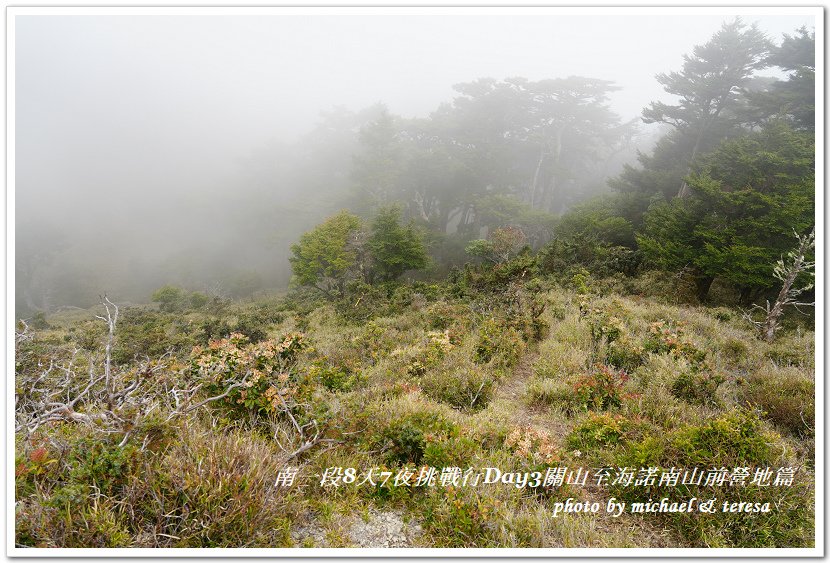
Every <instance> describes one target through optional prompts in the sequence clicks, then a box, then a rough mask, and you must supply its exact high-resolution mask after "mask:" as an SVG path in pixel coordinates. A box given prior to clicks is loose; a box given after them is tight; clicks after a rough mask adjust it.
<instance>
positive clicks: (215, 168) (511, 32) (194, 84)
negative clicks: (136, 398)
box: [15, 14, 814, 200]
mask: <svg viewBox="0 0 830 563" xmlns="http://www.w3.org/2000/svg"><path fill="white" fill-rule="evenodd" d="M726 18H728V16H727V15H710V16H689V15H678V16H666V15H655V16H642V15H627V16H619V15H614V16H609V15H605V16H575V15H552V16H539V15H533V16H518V15H517V16H508V17H505V16H485V15H465V16H334V15H330V16H249V17H245V16H201V17H199V16H121V17H117V16H19V17H18V18H17V22H16V67H15V68H16V97H17V99H16V101H17V112H16V117H17V139H16V140H17V143H16V147H17V156H18V179H19V180H25V181H28V180H29V179H30V178H29V177H28V176H27V175H29V174H36V175H37V176H38V178H37V182H36V183H35V184H29V183H28V182H27V184H26V187H27V188H31V189H35V190H37V191H40V190H41V189H43V187H44V185H47V184H48V185H49V186H52V187H54V188H55V189H58V186H61V187H60V190H61V191H64V192H65V191H66V190H71V191H73V192H75V193H78V191H84V190H92V189H94V191H96V192H97V191H98V189H97V187H95V188H94V186H92V185H91V184H95V183H97V181H91V180H92V179H91V178H90V176H94V178H96V179H101V178H113V179H114V178H119V179H120V181H123V182H126V183H127V184H129V183H130V182H131V180H130V179H131V178H139V177H140V178H141V179H142V181H143V182H153V181H163V182H164V183H165V184H166V183H169V181H170V179H171V176H172V177H174V178H175V180H176V183H179V184H181V183H190V182H199V181H201V180H203V179H204V176H205V175H207V176H210V175H211V174H215V173H221V172H223V170H222V169H223V168H225V171H226V170H227V169H228V168H232V167H233V166H238V165H239V161H238V159H239V158H240V157H243V156H245V155H247V154H249V153H250V152H251V151H255V150H258V149H260V148H261V147H262V145H264V144H265V143H266V142H267V141H268V140H269V139H281V140H285V139H290V138H293V137H295V136H296V135H298V134H299V133H302V132H304V131H307V130H308V129H310V127H311V126H312V124H313V123H314V121H315V120H316V118H317V116H318V114H319V112H320V111H321V110H325V109H330V108H331V107H332V106H334V105H343V106H346V107H348V108H349V109H354V110H357V109H360V108H362V107H365V106H368V105H370V104H372V103H374V102H377V101H382V102H385V103H386V104H387V105H388V106H389V108H390V110H391V111H392V112H393V113H397V114H401V115H404V116H425V115H427V114H428V113H429V112H430V111H432V110H434V109H435V108H436V107H437V106H438V104H439V103H441V102H445V101H449V100H450V99H451V98H452V95H453V92H452V89H451V86H452V85H453V84H455V83H458V82H464V81H470V80H473V79H475V78H479V77H483V76H491V77H494V78H505V77H510V76H524V77H527V78H529V79H531V80H537V79H543V78H553V77H564V76H568V75H582V76H589V77H596V78H602V79H607V80H613V81H614V82H616V83H617V84H618V85H619V86H620V87H622V90H621V91H620V92H618V93H616V94H615V95H614V99H613V100H612V101H613V107H614V109H615V110H616V111H617V112H618V113H620V114H621V115H622V116H623V117H624V118H632V117H636V116H638V115H639V112H640V110H641V108H642V107H643V106H645V105H647V104H648V102H649V101H651V100H654V99H657V98H660V97H661V96H664V94H663V93H662V91H661V89H660V86H659V85H658V84H657V82H656V81H655V80H654V74H655V73H656V72H660V71H670V70H675V69H679V67H680V65H681V63H682V59H681V57H682V55H683V54H684V53H687V52H689V51H690V50H691V48H692V46H693V45H695V44H699V43H702V42H705V41H706V40H707V39H708V38H709V37H710V36H711V35H712V33H713V32H714V31H715V30H716V29H717V28H718V27H719V25H720V23H721V22H722V21H723V20H724V19H726ZM743 19H744V20H745V21H747V22H751V21H757V22H758V24H759V26H760V27H761V29H762V30H763V31H765V32H766V33H767V34H768V35H769V36H771V37H773V38H775V39H776V40H780V36H781V33H782V32H790V33H791V32H792V31H793V30H794V29H795V28H797V27H799V26H801V25H807V26H809V27H812V26H813V25H814V22H813V21H812V20H813V18H812V17H808V16H752V15H746V14H744V16H743ZM93 171H94V174H92V172H93ZM75 179H77V180H75ZM31 180H35V179H34V178H31ZM73 182H74V183H73ZM36 184H40V185H36ZM113 187H114V186H113ZM19 195H24V194H19ZM24 200H25V195H24Z"/></svg>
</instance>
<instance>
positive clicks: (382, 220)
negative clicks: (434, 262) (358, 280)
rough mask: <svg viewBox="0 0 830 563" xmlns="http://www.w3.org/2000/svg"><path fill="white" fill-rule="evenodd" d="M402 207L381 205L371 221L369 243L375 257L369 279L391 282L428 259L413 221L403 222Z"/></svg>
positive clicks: (373, 257)
mask: <svg viewBox="0 0 830 563" xmlns="http://www.w3.org/2000/svg"><path fill="white" fill-rule="evenodd" d="M400 216H401V210H400V208H399V207H396V206H390V207H382V208H381V209H380V210H378V213H377V215H376V216H375V218H374V220H373V221H372V229H371V234H370V235H369V238H368V240H367V242H366V246H367V248H368V249H369V252H370V253H371V257H372V266H371V270H370V272H371V274H370V281H392V280H395V279H397V278H399V277H400V276H401V274H403V273H404V272H406V271H407V270H421V269H423V268H425V267H426V266H427V263H428V262H429V258H428V256H427V251H426V248H425V247H424V242H423V239H422V238H421V236H420V234H419V233H418V231H417V230H416V229H415V227H414V225H412V223H410V224H408V225H405V226H404V225H401V222H400Z"/></svg>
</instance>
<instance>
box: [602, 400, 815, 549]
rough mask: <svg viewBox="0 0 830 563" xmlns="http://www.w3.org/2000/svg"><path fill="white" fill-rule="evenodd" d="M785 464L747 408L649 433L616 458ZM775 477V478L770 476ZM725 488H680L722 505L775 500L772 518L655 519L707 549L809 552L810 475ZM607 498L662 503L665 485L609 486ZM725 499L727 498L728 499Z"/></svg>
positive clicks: (702, 465) (664, 463) (670, 464)
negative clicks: (789, 480) (772, 484)
mask: <svg viewBox="0 0 830 563" xmlns="http://www.w3.org/2000/svg"><path fill="white" fill-rule="evenodd" d="M791 464H793V462H792V461H787V459H786V457H785V449H784V447H783V445H782V443H781V440H780V438H779V437H778V436H777V435H775V434H773V433H771V432H769V431H767V430H766V429H765V428H764V425H763V423H762V421H761V420H760V419H759V418H758V415H757V414H756V413H754V412H752V411H750V410H746V409H740V408H739V409H734V410H732V411H729V412H726V413H723V414H721V415H719V416H717V417H715V418H712V419H709V420H706V421H704V422H702V423H700V424H694V425H685V426H682V427H679V428H677V429H675V430H672V431H670V432H666V433H664V434H662V435H657V436H647V437H644V438H643V439H642V440H640V441H637V442H633V443H630V444H629V445H628V446H627V447H626V448H624V449H620V453H619V455H618V456H617V457H616V459H615V465H617V466H619V467H655V468H658V470H659V471H662V470H666V469H668V468H685V469H688V470H689V471H691V470H692V469H693V468H698V469H701V470H704V471H708V470H709V469H712V468H714V469H715V470H717V468H727V469H728V470H729V471H731V470H732V469H733V468H742V467H747V469H748V470H752V471H754V469H755V468H762V469H763V468H764V467H773V468H775V467H780V466H784V465H791ZM773 474H774V473H773ZM752 475H753V474H752V473H751V474H750V476H749V478H747V481H746V485H745V486H739V485H736V486H727V487H725V488H722V489H712V488H711V487H704V485H703V484H701V485H700V486H697V485H691V484H689V485H686V484H678V485H677V486H676V487H675V488H674V489H673V490H674V492H675V494H676V496H677V498H681V499H688V498H691V497H697V498H700V499H704V498H707V499H708V498H711V497H712V496H715V497H717V499H718V503H721V504H722V503H723V502H724V501H729V502H740V501H744V502H749V503H764V502H770V503H771V504H772V505H773V506H772V511H771V512H770V513H768V514H763V513H757V514H746V513H739V514H733V513H728V512H727V513H723V512H720V511H718V512H715V513H713V514H701V513H699V512H697V511H694V512H690V513H666V514H659V515H657V517H658V518H660V519H661V520H663V521H665V522H667V523H668V524H670V525H671V526H672V527H674V528H675V529H676V530H677V531H678V532H680V533H681V534H682V536H683V537H685V538H687V539H688V541H690V542H691V544H692V545H695V546H706V547H807V546H809V545H812V542H813V536H812V532H813V509H812V507H813V506H814V504H813V492H812V491H811V490H810V485H809V482H810V475H809V474H807V473H806V471H805V470H804V469H803V468H799V473H798V475H800V477H801V480H798V479H797V480H796V481H795V482H794V483H793V485H792V486H790V487H769V486H767V487H764V486H758V485H753V484H751V481H752ZM609 494H612V495H614V496H618V497H619V498H621V499H623V500H626V501H628V502H642V501H643V500H644V499H648V498H649V497H651V498H654V499H659V498H662V497H663V496H666V495H665V487H662V488H661V487H660V486H659V485H658V483H657V481H655V484H654V485H645V486H637V487H634V486H623V485H619V484H612V485H611V486H610V490H609ZM723 495H727V496H726V497H725V498H724V496H723Z"/></svg>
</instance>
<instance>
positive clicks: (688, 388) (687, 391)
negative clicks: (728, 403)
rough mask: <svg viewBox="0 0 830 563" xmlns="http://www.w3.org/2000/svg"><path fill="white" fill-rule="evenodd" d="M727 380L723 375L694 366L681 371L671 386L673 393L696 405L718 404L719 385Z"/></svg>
mask: <svg viewBox="0 0 830 563" xmlns="http://www.w3.org/2000/svg"><path fill="white" fill-rule="evenodd" d="M724 381H726V380H725V379H724V378H723V376H721V375H718V374H715V373H711V372H709V371H699V370H697V369H695V368H694V367H692V368H690V369H687V370H684V371H681V372H680V373H679V374H678V376H677V377H676V378H675V380H674V382H673V383H672V386H671V392H672V395H674V396H675V397H677V398H678V399H683V400H684V401H686V402H688V403H692V404H695V405H710V406H718V405H719V404H720V401H718V398H717V391H718V387H719V386H720V384H721V383H723V382H724Z"/></svg>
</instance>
